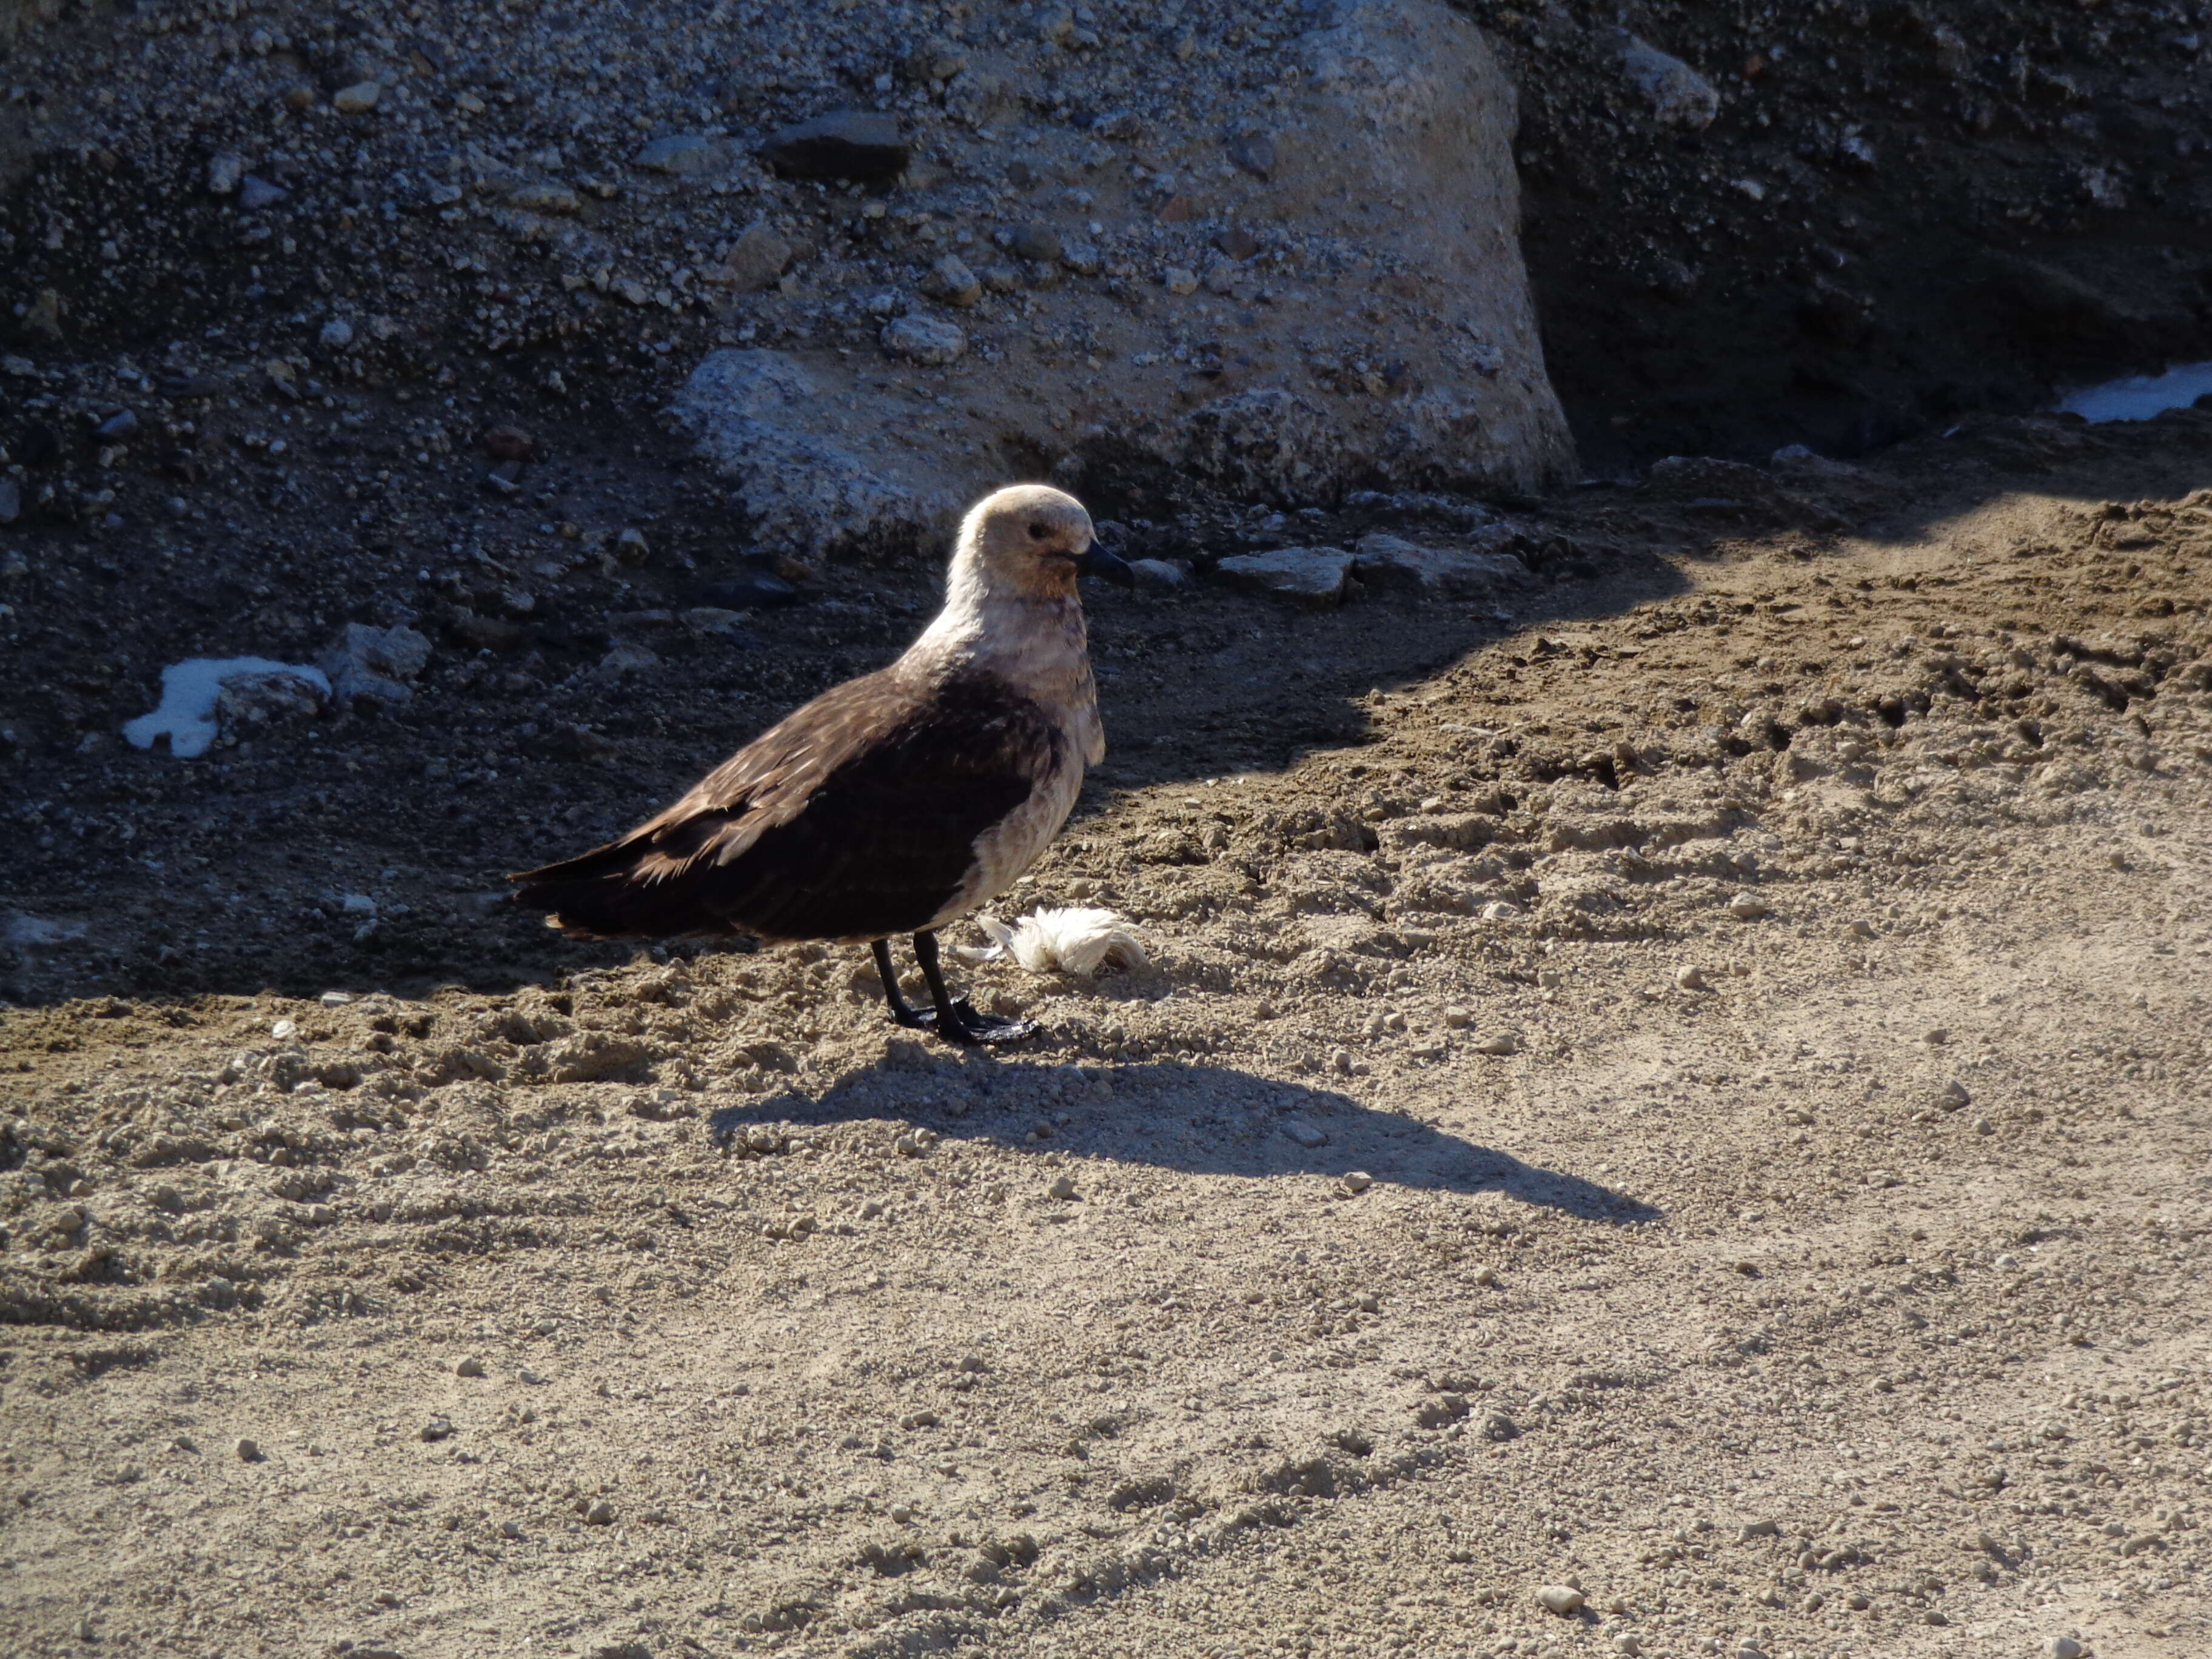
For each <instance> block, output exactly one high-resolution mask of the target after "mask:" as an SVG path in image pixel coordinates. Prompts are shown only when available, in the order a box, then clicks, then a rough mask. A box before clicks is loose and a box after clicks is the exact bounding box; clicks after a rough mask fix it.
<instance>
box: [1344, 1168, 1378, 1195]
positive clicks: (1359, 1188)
mask: <svg viewBox="0 0 2212 1659" xmlns="http://www.w3.org/2000/svg"><path fill="white" fill-rule="evenodd" d="M1374 1184H1375V1177H1374V1176H1371V1175H1370V1174H1368V1173H1367V1171H1366V1170H1352V1171H1350V1172H1349V1173H1348V1174H1346V1176H1345V1177H1344V1190H1345V1191H1346V1192H1347V1193H1364V1192H1365V1191H1366V1190H1367V1189H1368V1188H1370V1187H1372V1186H1373V1185H1374Z"/></svg>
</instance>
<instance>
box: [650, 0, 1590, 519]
mask: <svg viewBox="0 0 2212 1659" xmlns="http://www.w3.org/2000/svg"><path fill="white" fill-rule="evenodd" d="M1307 18H1308V21H1309V23H1310V27H1308V28H1307V29H1306V31H1305V32H1304V33H1303V34H1301V35H1299V36H1297V38H1295V39H1294V40H1288V41H1285V42H1284V43H1283V45H1282V46H1280V47H1279V49H1278V50H1279V54H1280V61H1281V62H1282V63H1284V64H1285V65H1288V66H1294V67H1295V68H1296V69H1297V71H1298V73H1297V76H1295V77H1294V78H1292V79H1291V80H1290V81H1288V82H1285V83H1284V84H1281V85H1278V86H1275V87H1272V88H1260V89H1257V90H1255V89H1253V88H1244V87H1242V86H1240V85H1237V84H1235V83H1225V84H1224V85H1223V86H1221V87H1218V88H1213V89H1212V91H1210V92H1209V93H1208V94H1206V97H1205V98H1204V99H1202V100H1194V99H1193V98H1192V97H1191V96H1190V95H1189V93H1188V76H1189V70H1188V67H1187V66H1186V65H1184V64H1182V63H1181V62H1179V61H1177V60H1176V58H1173V57H1172V56H1171V55H1168V54H1163V53H1161V52H1158V51H1156V50H1154V49H1153V48H1152V46H1151V44H1150V43H1149V41H1148V38H1147V37H1146V36H1144V35H1141V34H1133V35H1131V36H1128V37H1126V38H1125V39H1120V40H1109V41H1107V42H1105V43H1103V44H1102V45H1099V46H1096V47H1095V48H1086V49H1085V51H1084V52H1083V53H1082V54H1081V58H1080V63H1079V64H1078V63H1077V62H1075V61H1074V60H1073V57H1072V54H1071V52H1070V50H1069V49H1067V48H1066V46H1065V43H1062V44H1060V45H1054V43H1053V42H1052V41H1050V40H1039V41H1035V42H1027V43H1025V42H1024V41H1022V40H1015V41H1014V42H1012V44H1011V45H1006V46H1005V47H1004V50H1003V52H1002V54H1001V55H1000V56H996V57H994V56H991V55H987V54H978V55H976V56H974V57H972V58H964V59H963V63H964V68H963V70H961V71H960V72H959V74H958V75H957V77H956V78H955V79H954V81H953V82H952V83H951V85H949V86H948V87H947V88H945V99H944V103H943V105H942V106H941V112H940V111H938V110H931V111H927V112H924V119H925V121H926V122H927V123H929V124H933V125H927V126H926V127H925V129H924V130H923V131H918V132H917V133H916V134H915V136H914V137H913V143H914V144H915V149H916V153H917V154H921V150H922V147H923V146H924V144H925V143H927V145H928V146H930V148H929V150H928V153H929V155H931V157H932V158H933V159H932V161H931V164H930V165H928V166H927V167H923V166H921V165H920V164H919V163H917V165H916V166H915V168H913V169H912V170H911V171H909V173H908V174H907V175H906V176H905V179H904V180H903V183H902V186H901V188H900V191H899V192H898V195H897V197H896V199H895V200H894V202H893V203H892V204H890V214H889V216H888V217H886V218H884V219H881V220H879V221H878V223H879V224H881V225H885V226H892V227H896V226H901V225H905V224H910V223H911V224H921V223H924V222H927V225H928V226H929V227H930V228H931V229H932V233H933V235H934V236H936V237H937V238H938V239H939V240H935V241H934V243H932V242H931V241H930V240H927V239H923V238H916V239H914V240H912V241H911V242H902V241H901V240H899V235H900V234H899V233H891V234H884V235H879V236H876V237H874V238H873V239H872V240H871V241H870V242H869V243H868V244H867V245H866V246H862V245H861V244H860V243H854V244H851V245H849V246H848V250H847V251H846V252H844V254H843V255H842V257H837V258H823V259H822V260H819V261H817V262H816V263H814V264H810V265H801V266H796V267H794V270H793V275H792V276H787V277H786V278H785V280H784V283H783V284H782V290H781V294H780V295H777V294H771V295H769V296H767V297H768V301H769V313H768V315H769V318H770V319H772V320H773V319H779V318H780V319H784V320H783V322H782V324H781V325H780V327H779V334H780V336H781V339H782V340H783V341H784V342H786V343H783V344H782V345H781V349H778V350H774V351H771V350H765V349H737V350H720V351H716V352H714V353H713V354H712V355H711V356H708V358H707V360H706V361H705V362H703V363H702V365H701V366H700V368H698V370H697V371H696V373H695V374H693V376H692V377H691V380H690V384H689V385H687V386H685V387H684V391H683V392H682V393H681V395H680V396H679V397H678V399H677V402H676V414H677V416H678V419H679V420H680V421H681V422H682V423H683V424H684V426H685V427H686V428H689V429H690V431H691V432H692V433H693V435H695V436H696V439H697V440H698V442H699V445H700V449H701V452H702V455H703V456H704V457H705V458H706V459H708V461H709V462H710V463H711V464H712V465H714V466H715V467H716V468H717V469H719V470H720V471H721V472H722V473H723V474H724V475H725V476H726V477H727V478H728V479H729V480H730V481H731V483H732V485H733V486H734V489H735V493H736V495H737V498H738V503H739V504H740V505H741V506H742V507H744V510H745V512H746V513H748V514H749V515H750V518H751V519H752V520H753V522H754V525H755V526H756V528H757V531H758V532H759V533H760V535H761V537H762V539H763V542H764V543H765V544H767V545H769V546H772V547H777V548H781V549H786V550H816V551H819V550H825V549H829V548H832V547H837V546H847V545H861V546H883V545H885V544H891V543H907V544H928V543H931V542H933V540H934V539H935V538H936V537H937V536H938V534H939V532H941V531H942V529H943V528H944V527H945V525H946V524H947V523H949V522H950V514H951V513H956V512H957V508H958V507H959V506H960V505H961V504H963V503H964V502H965V501H969V500H971V499H973V498H974V497H975V495H979V494H981V493H982V492H983V491H984V490H986V489H989V488H991V487H993V486H994V485H996V484H1000V483H1005V482H1007V481H1008V480H1010V479H1012V478H1018V477H1036V476H1038V475H1039V474H1040V473H1042V472H1047V471H1049V472H1050V474H1051V476H1053V477H1055V478H1057V479H1060V480H1061V481H1063V482H1065V483H1069V484H1070V485H1071V486H1072V487H1073V488H1074V489H1077V490H1078V492H1079V493H1083V492H1085V491H1086V490H1091V489H1097V488H1098V487H1099V486H1101V485H1104V486H1106V487H1107V489H1106V492H1105V493H1106V494H1108V495H1109V496H1110V497H1113V498H1116V499H1115V508H1116V510H1117V511H1122V510H1125V509H1126V510H1127V512H1131V513H1136V514H1138V515H1142V514H1144V513H1145V512H1146V510H1147V507H1149V506H1150V505H1152V500H1153V498H1158V499H1159V501H1160V504H1161V505H1164V504H1165V499H1164V498H1166V497H1170V496H1172V495H1176V494H1177V493H1190V492H1194V491H1203V492H1209V493H1215V494H1219V495H1229V496H1233V497H1237V498H1241V499H1245V500H1265V501H1274V502H1276V503H1279V504H1280V505H1283V506H1286V507H1287V506H1304V505H1310V504H1328V503H1331V502H1334V501H1336V500H1338V499H1339V498H1340V497H1341V496H1342V495H1344V494H1345V493H1346V491H1347V490H1350V489H1358V488H1381V489H1425V490H1438V489H1442V490H1448V491H1453V492H1458V493H1462V494H1474V495H1484V494H1489V495H1496V494H1521V493H1528V492H1535V491H1541V490H1544V489H1549V488H1553V487H1556V486H1558V485H1560V484H1563V483H1566V482H1569V481H1570V480H1571V478H1572V477H1573V476H1574V469H1575V461H1574V454H1573V449H1572V446H1571V441H1570V440H1569V437H1568V434H1567V428H1566V424H1565V420H1564V418H1563V417H1562V416H1561V414H1560V410H1559V404H1558V402H1557V400H1556V398H1554V397H1553V392H1552V389H1551V386H1550V383H1549V381H1548V380H1547V378H1546V376H1545V372H1544V366H1543V360H1542V354H1541V348H1540V346H1539V343H1538V338H1537V332H1536V324H1535V317H1534V310H1533V307H1532V306H1531V303H1530V301H1529V296H1528V282H1527V277H1526V274H1525V272H1524V270H1523V268H1522V259H1521V252H1520V246H1519V241H1518V235H1517V230H1518V224H1519V218H1520V203H1519V194H1518V185H1517V182H1516V178H1515V174H1514V169H1513V159H1512V154H1511V140H1512V137H1513V131H1514V127H1515V124H1516V108H1515V94H1514V91H1513V88H1512V87H1511V85H1510V83H1509V82H1508V81H1507V79H1506V77H1505V76H1504V72H1503V71H1502V70H1500V68H1499V66H1498V61H1497V59H1496V58H1495V57H1494V55H1493V54H1492V51H1491V49H1490V46H1489V45H1488V43H1487V42H1486V40H1485V39H1484V37H1483V35H1482V33H1481V32H1480V29H1479V28H1477V27H1476V26H1475V25H1474V23H1472V22H1470V21H1468V19H1467V18H1465V17H1464V16H1462V15H1460V14H1459V13H1458V12H1456V11H1455V10H1453V9H1450V8H1449V6H1446V5H1444V4H1443V3H1439V0H1355V3H1340V4H1336V5H1334V6H1333V7H1324V8H1323V9H1321V10H1320V11H1318V12H1309V13H1308V14H1307ZM1032 58H1034V59H1035V60H1036V62H1034V63H1032V62H1031V61H1030V59H1032ZM1048 59H1050V60H1052V62H1051V63H1050V64H1048V63H1047V61H1046V60H1048ZM1046 69H1050V70H1051V72H1052V73H1054V74H1062V75H1073V76H1077V77H1078V79H1079V82H1084V83H1086V84H1087V82H1088V81H1090V80H1094V79H1095V80H1097V81H1099V82H1100V83H1101V84H1102V85H1104V84H1105V83H1106V82H1108V81H1109V80H1110V81H1111V82H1112V83H1113V84H1114V85H1115V86H1116V87H1118V88H1121V91H1120V92H1118V93H1117V94H1116V98H1117V100H1119V101H1118V103H1117V104H1115V105H1109V106H1106V108H1107V113H1105V114H1103V115H1099V116H1094V117H1091V118H1088V125H1083V124H1080V123H1076V122H1069V123H1065V124H1061V123H1052V122H1046V121H1044V120H1042V119H1038V118H1030V117H1027V116H1025V115H1024V113H1023V111H1024V105H1023V104H1022V102H1021V101H1020V100H983V101H982V102H981V103H974V100H971V99H969V97H968V96H967V95H966V94H965V93H963V88H962V83H963V82H969V81H973V82H975V84H976V85H977V86H981V85H982V84H984V83H986V82H989V83H991V84H994V85H995V84H1001V83H1004V84H1008V85H1018V84H1021V83H1022V82H1024V79H1025V78H1029V77H1031V76H1034V75H1035V74H1036V73H1039V72H1042V71H1043V70H1046ZM1109 72H1110V73H1109ZM1078 89H1079V90H1080V86H1079V88H1078ZM970 90H972V88H971V89H970ZM956 94H959V95H956ZM971 103H974V106H973V107H971ZM1139 112H1142V113H1139ZM841 119H842V118H841ZM985 122H988V123H990V126H989V129H988V130H987V131H981V129H982V127H983V124H984V123H985ZM963 124H967V125H970V126H972V127H974V128H976V129H979V131H977V132H976V134H975V137H973V138H970V137H967V136H965V135H964V134H963V132H962V131H960V129H961V127H962V125H963ZM797 132H799V130H798V129H793V130H792V131H787V132H786V133H782V134H779V135H777V141H776V142H777V143H779V144H781V143H783V141H785V140H787V139H789V140H792V141H793V144H795V143H796V139H795V138H794V134H795V133H797ZM809 141H810V142H811V137H810V140H809ZM770 148H771V150H772V152H773V154H774V155H779V156H781V155H784V150H782V149H775V147H774V146H771V147H770ZM785 148H786V149H790V148H791V146H790V145H787V146H786V147H785ZM786 159H787V158H786ZM1008 186H1011V188H1009V187H1008ZM770 207H771V210H770V214H769V219H770V221H771V222H769V223H767V224H765V225H764V227H763V229H762V230H761V232H760V234H762V235H763V236H766V235H769V234H774V235H776V236H779V237H783V238H787V239H789V240H792V242H793V245H794V246H796V245H797V244H798V243H799V241H800V240H803V239H804V236H805V225H804V223H803V222H801V221H800V220H799V218H798V217H797V216H795V215H793V214H789V213H786V214H783V215H782V216H781V217H777V216H776V215H777V210H775V208H774V206H773V203H772V202H771V204H770ZM786 221H788V222H786ZM862 222H866V221H865V220H864V221H862ZM748 234H751V233H748ZM945 234H951V235H954V236H955V237H956V238H957V245H958V246H959V247H960V249H961V252H959V254H958V255H957V257H951V256H948V254H947V252H946V249H945V243H944V241H943V240H942V237H943V236H944V235H945ZM901 250H903V251H901ZM948 273H950V274H949V275H948ZM956 278H957V280H955V279H956ZM748 286H750V284H749V285H748ZM778 307H781V309H778ZM732 314H733V316H734V315H737V314H740V313H732ZM955 317H957V319H958V321H957V325H956V324H955V323H954V321H953V319H954V318H955Z"/></svg>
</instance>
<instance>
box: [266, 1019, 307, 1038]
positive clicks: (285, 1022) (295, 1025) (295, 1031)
mask: <svg viewBox="0 0 2212 1659" xmlns="http://www.w3.org/2000/svg"><path fill="white" fill-rule="evenodd" d="M269 1035H270V1036H273V1037H275V1038H276V1041H277V1042H290V1041H291V1040H292V1039H293V1038H294V1037H295V1036H299V1035H300V1024H299V1022H298V1021H297V1020H291V1019H280V1020H278V1021H277V1022H276V1024H274V1025H271V1026H270V1028H269Z"/></svg>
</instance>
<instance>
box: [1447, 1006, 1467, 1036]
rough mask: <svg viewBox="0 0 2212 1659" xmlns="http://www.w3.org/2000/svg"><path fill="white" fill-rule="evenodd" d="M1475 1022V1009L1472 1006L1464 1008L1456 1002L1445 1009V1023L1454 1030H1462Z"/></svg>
mask: <svg viewBox="0 0 2212 1659" xmlns="http://www.w3.org/2000/svg"><path fill="white" fill-rule="evenodd" d="M1444 1024H1445V1025H1447V1026H1448V1027H1449V1028H1450V1029H1451V1030H1455V1031H1457V1030H1462V1029H1464V1028H1465V1027H1467V1026H1468V1025H1472V1024H1474V1010H1473V1009H1472V1008H1462V1007H1460V1006H1458V1005H1457V1004H1454V1005H1453V1006H1451V1007H1449V1008H1447V1009H1445V1010H1444Z"/></svg>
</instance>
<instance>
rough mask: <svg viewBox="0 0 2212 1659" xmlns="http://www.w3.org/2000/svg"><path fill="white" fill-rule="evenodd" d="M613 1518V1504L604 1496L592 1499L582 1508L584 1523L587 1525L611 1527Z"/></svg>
mask: <svg viewBox="0 0 2212 1659" xmlns="http://www.w3.org/2000/svg"><path fill="white" fill-rule="evenodd" d="M614 1520H615V1506H614V1505H613V1504H610V1503H609V1502H608V1501H607V1500H606V1499H605V1498H594V1499H592V1503H591V1504H590V1505H589V1506H588V1507H587V1508H586V1510H584V1524H585V1525H586V1526H587V1527H611V1526H612V1525H613V1524H614Z"/></svg>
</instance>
